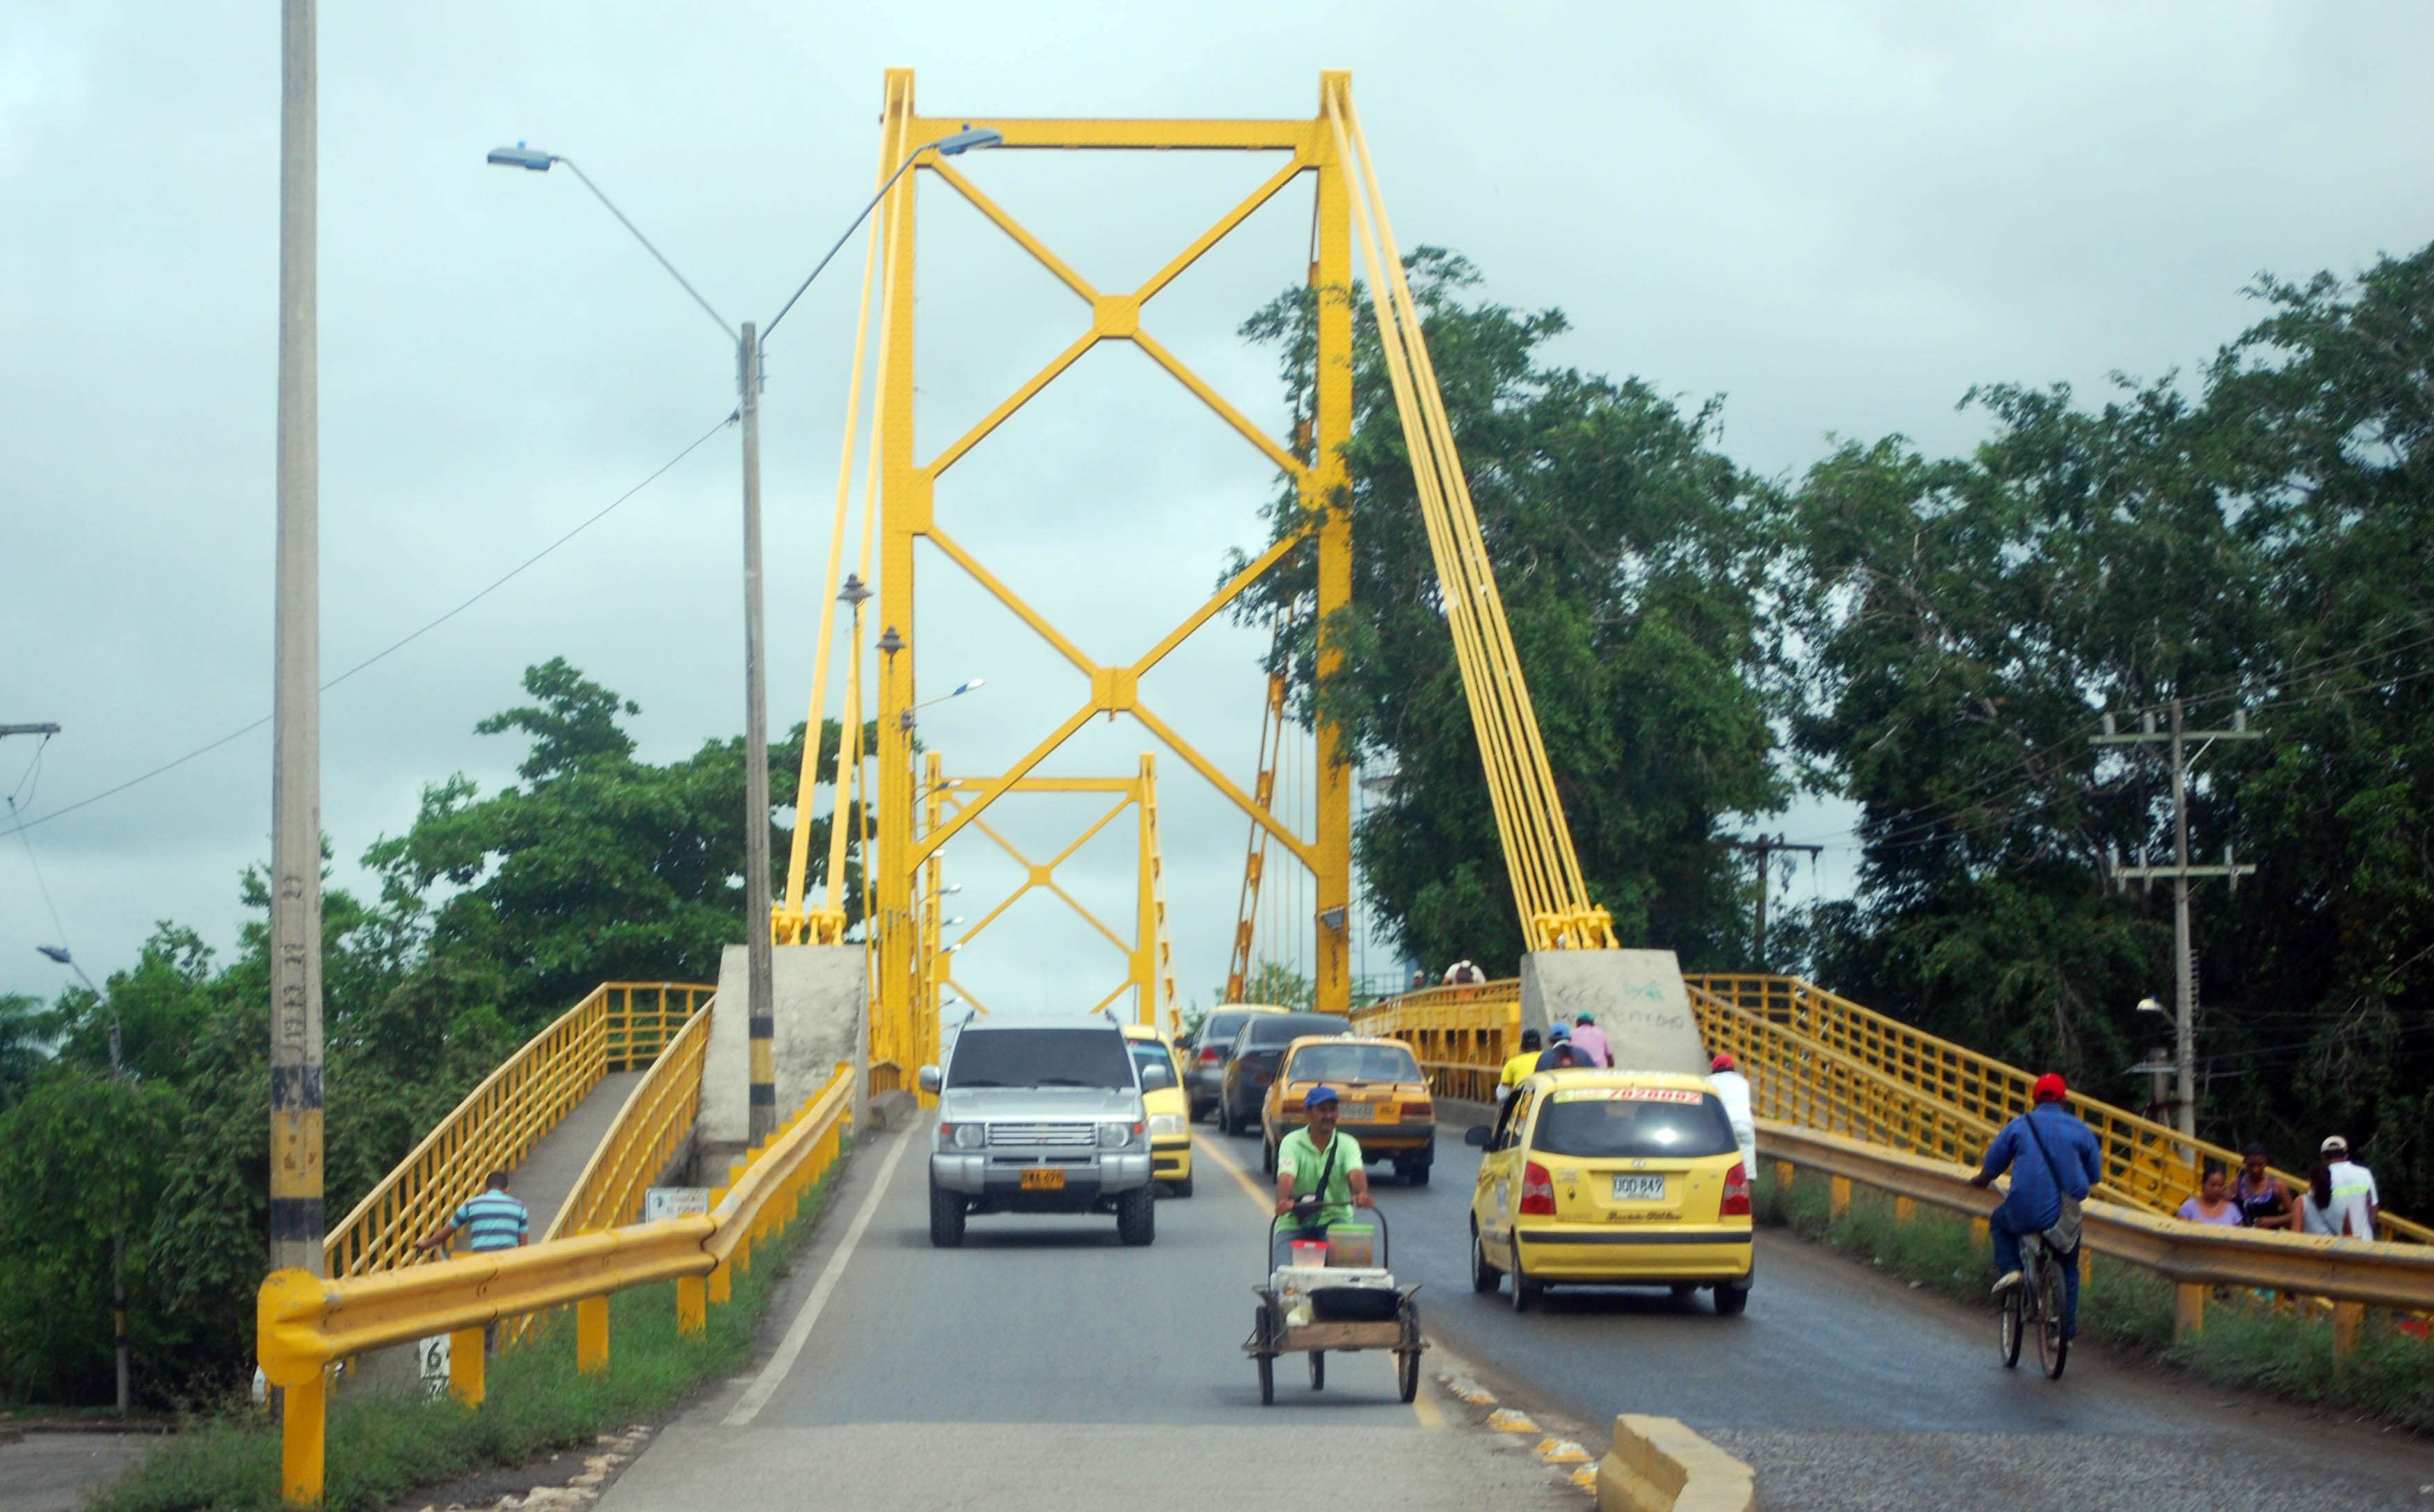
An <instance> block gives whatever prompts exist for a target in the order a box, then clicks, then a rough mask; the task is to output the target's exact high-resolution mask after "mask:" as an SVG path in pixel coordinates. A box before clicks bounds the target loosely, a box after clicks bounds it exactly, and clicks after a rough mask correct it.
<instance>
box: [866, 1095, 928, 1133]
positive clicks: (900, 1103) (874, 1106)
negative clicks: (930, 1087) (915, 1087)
mask: <svg viewBox="0 0 2434 1512" xmlns="http://www.w3.org/2000/svg"><path fill="white" fill-rule="evenodd" d="M920 1116H921V1104H920V1102H919V1100H918V1099H917V1098H916V1097H915V1096H914V1095H913V1094H912V1093H911V1092H904V1091H887V1092H881V1093H880V1094H879V1095H878V1096H876V1097H874V1098H872V1099H871V1100H870V1126H871V1130H872V1132H874V1133H883V1132H885V1131H886V1130H888V1129H891V1128H902V1127H903V1126H904V1125H907V1124H910V1123H912V1122H913V1121H914V1120H915V1119H917V1118H919V1117H920Z"/></svg>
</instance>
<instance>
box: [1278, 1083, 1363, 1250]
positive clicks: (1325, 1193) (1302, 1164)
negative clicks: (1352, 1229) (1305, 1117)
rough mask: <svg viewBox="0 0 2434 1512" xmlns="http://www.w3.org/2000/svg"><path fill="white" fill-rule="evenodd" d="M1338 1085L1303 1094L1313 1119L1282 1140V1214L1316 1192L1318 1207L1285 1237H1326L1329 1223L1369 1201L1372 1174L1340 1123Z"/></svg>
mask: <svg viewBox="0 0 2434 1512" xmlns="http://www.w3.org/2000/svg"><path fill="white" fill-rule="evenodd" d="M1335 1105H1336V1098H1335V1089H1334V1088H1332V1087H1323V1086H1322V1087H1313V1088H1311V1090H1310V1093H1309V1095H1308V1096H1306V1097H1304V1098H1303V1099H1302V1107H1303V1108H1307V1109H1308V1110H1309V1113H1310V1122H1309V1124H1307V1125H1304V1126H1303V1127H1300V1128H1297V1129H1295V1130H1294V1131H1293V1132H1292V1133H1290V1134H1288V1135H1286V1136H1285V1137H1284V1139H1283V1140H1282V1141H1281V1142H1280V1143H1278V1144H1277V1216H1278V1217H1283V1216H1284V1215H1285V1214H1287V1213H1289V1212H1291V1211H1293V1208H1294V1199H1296V1198H1299V1197H1312V1196H1314V1197H1316V1198H1318V1199H1319V1204H1320V1205H1319V1208H1318V1210H1317V1211H1314V1212H1312V1213H1311V1215H1310V1216H1309V1217H1308V1218H1307V1219H1305V1220H1303V1221H1302V1222H1301V1223H1300V1224H1299V1225H1298V1226H1294V1227H1288V1228H1287V1229H1285V1230H1284V1237H1285V1238H1286V1239H1288V1240H1294V1239H1319V1240H1323V1239H1325V1238H1326V1237H1327V1226H1328V1224H1331V1223H1346V1222H1349V1221H1350V1219H1351V1217H1352V1210H1353V1209H1355V1208H1365V1207H1368V1206H1369V1205H1370V1203H1369V1173H1368V1172H1367V1171H1366V1170H1364V1169H1363V1167H1362V1157H1361V1145H1360V1143H1359V1142H1358V1141H1356V1140H1354V1139H1353V1137H1352V1136H1351V1135H1349V1134H1344V1133H1339V1132H1337V1130H1336V1127H1335V1114H1336V1106H1335Z"/></svg>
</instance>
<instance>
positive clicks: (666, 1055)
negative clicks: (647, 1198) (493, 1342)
mask: <svg viewBox="0 0 2434 1512" xmlns="http://www.w3.org/2000/svg"><path fill="white" fill-rule="evenodd" d="M717 1010H718V1004H717V1000H716V999H714V998H713V999H712V1000H711V1001H710V1002H709V1003H706V1004H704V1005H702V1007H701V1009H700V1011H699V1012H696V1013H695V1014H694V1016H693V1017H692V1018H690V1019H687V1020H686V1021H685V1024H684V1027H683V1028H681V1029H679V1030H677V1036H676V1038H675V1039H674V1040H669V1041H668V1045H667V1048H666V1049H665V1050H662V1051H660V1053H659V1057H658V1058H657V1059H655V1060H653V1061H652V1062H651V1072H650V1074H649V1075H647V1076H645V1077H643V1080H642V1083H641V1085H639V1086H637V1087H636V1088H635V1089H634V1090H633V1091H631V1092H630V1093H628V1094H627V1095H626V1106H625V1107H623V1108H619V1109H618V1110H617V1122H616V1123H614V1124H613V1125H609V1132H608V1133H607V1134H606V1135H604V1136H602V1138H601V1141H600V1145H599V1148H597V1149H595V1150H593V1151H592V1152H591V1161H590V1162H589V1163H588V1164H586V1165H585V1166H584V1168H583V1174H582V1175H581V1176H579V1177H575V1180H574V1191H573V1192H572V1193H569V1194H567V1198H566V1201H565V1203H564V1204H563V1205H561V1206H560V1207H559V1208H558V1210H557V1217H556V1218H554V1219H552V1220H550V1225H549V1231H548V1232H546V1233H544V1234H542V1235H541V1238H542V1240H543V1241H548V1240H552V1239H559V1238H563V1237H565V1236H566V1235H568V1234H580V1233H590V1232H591V1231H592V1230H594V1229H613V1228H615V1227H616V1226H617V1225H619V1224H624V1223H632V1222H633V1221H634V1220H635V1219H636V1218H639V1217H641V1216H642V1212H643V1194H644V1193H646V1192H648V1191H649V1190H650V1186H651V1182H652V1179H653V1178H654V1177H657V1176H658V1175H659V1174H660V1172H661V1171H663V1170H665V1169H667V1165H668V1162H669V1161H670V1160H674V1159H675V1158H676V1153H677V1147H678V1146H679V1145H681V1144H682V1143H684V1138H685V1136H686V1135H687V1134H689V1133H691V1132H692V1131H693V1125H694V1116H695V1115H696V1114H698V1113H699V1112H700V1110H701V1061H702V1057H703V1056H704V1055H705V1054H706V1053H707V1052H708V1051H709V1049H710V1025H711V1015H712V1014H713V1013H715V1012H717Z"/></svg>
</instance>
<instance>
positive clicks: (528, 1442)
mask: <svg viewBox="0 0 2434 1512" xmlns="http://www.w3.org/2000/svg"><path fill="white" fill-rule="evenodd" d="M843 1169H844V1167H843V1164H842V1162H840V1163H839V1164H837V1165H834V1166H831V1168H830V1170H829V1173H828V1175H827V1176H826V1177H824V1178H822V1180H821V1181H820V1183H819V1185H818V1186H817V1187H815V1188H814V1189H813V1190H812V1192H811V1193H809V1194H807V1195H806V1196H805V1198H804V1201H803V1208H802V1212H801V1215H800V1216H798V1217H797V1219H796V1221H795V1222H794V1223H792V1224H790V1225H788V1226H787V1228H786V1229H785V1230H784V1231H783V1232H781V1233H780V1234H779V1235H777V1236H776V1237H774V1238H772V1239H770V1240H767V1241H765V1242H764V1243H763V1244H760V1245H756V1246H753V1257H752V1258H753V1265H752V1269H751V1271H750V1272H749V1273H748V1274H746V1275H741V1276H738V1277H736V1278H735V1282H734V1290H733V1292H732V1294H731V1298H730V1300H729V1301H728V1304H727V1305H726V1306H724V1307H713V1308H711V1310H710V1321H709V1326H708V1328H707V1330H706V1331H705V1332H704V1335H703V1337H701V1338H699V1339H688V1338H686V1337H684V1336H683V1335H682V1334H680V1333H678V1332H677V1304H676V1283H675V1282H674V1281H662V1282H660V1283H658V1284H656V1285H651V1286H639V1287H636V1288H634V1289H633V1290H631V1291H626V1292H620V1293H618V1294H617V1295H616V1296H614V1297H610V1298H609V1368H608V1369H607V1370H605V1371H603V1372H601V1373H600V1374H598V1375H594V1376H587V1375H582V1374H580V1373H578V1372H577V1371H576V1370H575V1368H574V1320H573V1317H572V1316H571V1314H566V1313H563V1312H561V1313H558V1314H553V1315H551V1316H550V1317H549V1318H548V1319H547V1320H546V1321H545V1322H544V1323H543V1324H542V1325H541V1326H540V1328H538V1329H536V1330H535V1331H534V1332H533V1333H532V1335H531V1336H529V1337H528V1338H526V1339H525V1341H524V1342H523V1344H522V1345H521V1346H519V1347H517V1348H515V1349H504V1350H502V1351H500V1353H499V1354H498V1355H497V1356H495V1357H494V1358H493V1359H492V1360H491V1361H490V1367H489V1381H488V1391H487V1392H486V1397H485V1400H484V1401H483V1403H482V1406H481V1407H480V1408H479V1409H478V1410H476V1409H472V1408H468V1407H465V1406H463V1405H462V1404H460V1403H458V1402H457V1401H455V1400H454V1399H450V1398H442V1399H440V1400H425V1399H423V1398H420V1397H417V1396H410V1395H403V1394H398V1393H382V1392H369V1391H348V1390H346V1389H344V1388H340V1389H338V1390H336V1391H335V1392H334V1394H333V1396H332V1398H331V1403H330V1423H329V1440H328V1443H329V1461H328V1463H329V1477H328V1485H327V1487H326V1497H325V1503H324V1504H325V1505H326V1506H328V1507H329V1508H330V1509H331V1512H349V1509H353V1508H371V1507H385V1506H390V1505H393V1504H395V1503H398V1502H400V1501H402V1500H403V1499H404V1498H405V1497H406V1496H408V1495H409V1494H410V1493H411V1492H412V1491H413V1490H414V1489H415V1488H416V1487H417V1486H429V1485H433V1484H435V1483H437V1482H440V1481H445V1480H449V1479H452V1478H454V1477H455V1476H458V1475H462V1474H465V1473H468V1472H469V1471H472V1470H476V1469H485V1468H488V1467H493V1466H506V1465H520V1464H523V1463H525V1462H527V1461H529V1460H533V1459H537V1458H539V1457H540V1456H541V1455H543V1454H545V1453H548V1452H551V1451H554V1450H558V1449H564V1448H566V1447H568V1446H570V1445H579V1444H590V1443H591V1442H592V1440H593V1438H594V1437H595V1436H596V1435H600V1434H602V1433H606V1432H609V1430H611V1429H622V1428H625V1427H626V1426H627V1425H629V1424H631V1423H634V1422H637V1421H640V1420H643V1419H646V1418H650V1417H659V1416H660V1415H662V1414H664V1413H666V1412H667V1411H668V1410H669V1409H671V1408H673V1407H674V1406H676V1405H677V1403H679V1402H681V1401H683V1400H685V1399H686V1398H687V1397H689V1396H691V1395H692V1394H693V1393H694V1391H695V1390H697V1389H699V1388H700V1387H701V1386H703V1385H705V1384H707V1383H710V1382H712V1381H715V1380H718V1379H720V1378H721V1377H723V1376H726V1375H728V1374H730V1373H732V1372H733V1371H734V1370H735V1369H736V1368H737V1367H738V1366H741V1365H743V1364H744V1363H745V1362H746V1361H748V1360H749V1359H751V1357H752V1349H753V1342H754V1338H755V1335H756V1334H757V1332H758V1330H759V1327H760V1322H761V1318H762V1315H763V1314H764V1313H765V1312H766V1311H767V1310H768V1301H769V1292H770V1289H771V1288H772V1287H773V1286H774V1285H775V1284H776V1283H777V1281H778V1280H780V1278H782V1277H783V1276H784V1275H785V1274H786V1272H787V1262H788V1260H789V1259H790V1258H791V1256H792V1255H793V1253H794V1250H795V1247H796V1246H797V1244H799V1243H800V1241H801V1239H802V1236H803V1234H804V1233H806V1232H807V1231H808V1230H809V1229H810V1228H811V1226H812V1221H813V1220H814V1218H816V1217H817V1216H818V1215H819V1213H820V1211H822V1210H823V1209H824V1208H825V1207H826V1206H827V1204H828V1200H829V1195H830V1194H831V1191H832V1189H833V1187H834V1185H835V1182H836V1178H837V1176H838V1174H839V1173H840V1172H841V1171H842V1170H843ZM93 1504H94V1512H203V1509H206V1508H209V1509H212V1512H223V1509H226V1512H248V1509H253V1508H260V1509H261V1512H277V1509H278V1508H279V1507H280V1505H281V1502H280V1496H279V1434H278V1431H277V1428H276V1426H275V1425H274V1424H273V1423H272V1422H271V1421H270V1418H269V1417H268V1416H267V1415H266V1414H264V1413H262V1412H259V1411H256V1410H253V1409H251V1408H249V1407H244V1406H230V1407H226V1408H223V1409H222V1410H220V1411H218V1412H215V1413H213V1414H209V1415H205V1416H200V1417H193V1418H190V1419H188V1421H187V1423H186V1426H185V1428H184V1430H183V1431H182V1432H180V1434H178V1435H177V1436H175V1437H173V1438H171V1439H169V1440H168V1441H167V1442H165V1443H164V1444H163V1445H162V1447H161V1448H160V1449H159V1450H157V1451H156V1452H153V1453H152V1454H150V1455H148V1456H147V1457H146V1458H145V1459H144V1461H143V1462H142V1463H140V1464H138V1465H136V1466H135V1467H134V1468H133V1469H129V1471H128V1472H127V1473H126V1474H125V1475H123V1476H121V1477H120V1478H119V1479H118V1480H116V1481H115V1482H112V1483H111V1485H109V1486H105V1487H104V1488H103V1489H102V1490H101V1492H100V1493H99V1494H98V1495H97V1496H96V1497H95V1499H94V1503H93Z"/></svg>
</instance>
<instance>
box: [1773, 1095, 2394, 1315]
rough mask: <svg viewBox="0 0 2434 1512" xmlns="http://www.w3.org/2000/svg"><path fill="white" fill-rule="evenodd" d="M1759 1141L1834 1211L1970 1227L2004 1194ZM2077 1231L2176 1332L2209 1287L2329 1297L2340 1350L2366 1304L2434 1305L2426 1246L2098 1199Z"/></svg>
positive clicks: (1899, 1156)
mask: <svg viewBox="0 0 2434 1512" xmlns="http://www.w3.org/2000/svg"><path fill="white" fill-rule="evenodd" d="M1757 1142H1758V1154H1759V1157H1760V1158H1761V1159H1763V1160H1774V1161H1775V1162H1776V1164H1777V1168H1778V1170H1777V1174H1778V1179H1780V1180H1784V1181H1787V1182H1788V1181H1790V1180H1791V1179H1792V1176H1791V1173H1792V1171H1794V1170H1805V1171H1811V1172H1816V1173H1820V1174H1822V1175H1825V1176H1826V1177H1829V1178H1830V1179H1831V1180H1832V1181H1833V1182H1834V1187H1833V1194H1832V1203H1833V1206H1834V1207H1835V1208H1836V1209H1837V1210H1840V1209H1841V1208H1843V1206H1845V1205H1846V1204H1847V1203H1848V1202H1849V1199H1850V1187H1851V1184H1852V1183H1857V1184H1859V1185H1860V1186H1865V1187H1871V1188H1874V1189H1876V1190H1877V1191H1879V1192H1883V1193H1886V1194H1889V1195H1892V1196H1894V1197H1895V1198H1896V1199H1907V1200H1909V1201H1911V1202H1926V1203H1930V1204H1932V1205H1934V1206H1936V1207H1939V1208H1945V1209H1948V1210H1950V1211H1954V1212H1960V1213H1964V1214H1966V1215H1968V1216H1969V1217H1970V1218H1971V1219H1972V1220H1974V1221H1976V1222H1979V1223H1982V1222H1983V1221H1984V1220H1985V1217H1986V1215H1987V1214H1988V1213H1989V1212H1992V1211H1994V1209H1995V1205H1996V1204H1997V1202H1998V1201H2000V1200H2001V1198H2000V1196H1999V1194H1997V1193H1994V1192H1989V1191H1980V1189H1978V1188H1976V1187H1973V1186H1971V1185H1969V1177H1970V1176H1971V1175H1972V1174H1973V1171H1974V1166H1972V1165H1969V1164H1954V1163H1952V1162H1949V1161H1945V1160H1935V1159H1932V1158H1930V1157H1928V1156H1923V1155H1913V1154H1910V1153H1908V1152H1906V1151H1901V1150H1891V1149H1886V1148H1884V1147H1882V1146H1880V1145H1877V1144H1874V1143H1869V1142H1867V1141H1866V1140H1864V1139H1854V1138H1850V1137H1848V1136H1845V1135H1840V1134H1830V1133H1826V1132H1824V1131H1822V1130H1819V1129H1813V1128H1801V1127H1797V1126H1794V1125H1790V1124H1785V1123H1780V1122H1777V1121H1775V1120H1773V1119H1760V1120H1759V1121H1758V1131H1757ZM1897 1208H1898V1203H1897ZM2081 1231H2082V1233H2083V1244H2084V1246H2085V1247H2086V1248H2087V1249H2088V1250H2091V1251H2093V1252H2095V1253H2097V1254H2100V1255H2108V1256H2111V1257H2113V1258H2115V1259H2117V1260H2121V1261H2125V1262H2127V1263H2131V1264H2135V1265H2140V1266H2144V1267H2145V1268H2146V1269H2148V1270H2151V1271H2153V1272H2155V1273H2156V1274H2158V1275H2160V1276H2162V1277H2164V1278H2165V1279H2167V1280H2169V1281H2171V1282H2172V1283H2173V1285H2174V1287H2175V1288H2176V1290H2177V1293H2178V1298H2177V1307H2176V1310H2175V1320H2174V1331H2175V1332H2176V1333H2184V1334H2185V1333H2189V1332H2196V1331H2197V1330H2199V1329H2202V1328H2203V1327H2204V1326H2205V1299H2206V1294H2207V1293H2208V1292H2209V1291H2211V1290H2212V1289H2213V1288H2215V1287H2219V1286H2232V1287H2254V1288H2258V1289H2261V1290H2266V1291H2273V1292H2288V1293H2292V1294H2295V1295H2298V1296H2303V1297H2326V1298H2330V1299H2331V1300H2332V1302H2333V1304H2334V1307H2333V1338H2334V1349H2335V1352H2336V1354H2339V1355H2346V1354H2347V1353H2348V1352H2349V1350H2350V1349H2351V1348H2352V1347H2353V1346H2354V1345H2355V1343H2356V1340H2357V1332H2358V1326H2359V1323H2360V1320H2361V1318H2362V1316H2363V1313H2364V1309H2366V1308H2368V1307H2390V1308H2399V1309H2405V1310H2408V1311H2412V1312H2423V1311H2425V1310H2426V1309H2428V1308H2434V1250H2429V1249H2428V1248H2427V1247H2426V1246H2423V1245H2411V1244H2398V1243H2392V1242H2390V1241H2385V1240H2368V1239H2328V1238H2323V1237H2320V1236H2317V1235H2311V1234H2290V1233H2282V1232H2279V1231H2275V1230H2270V1229H2222V1228H2217V1227H2215V1226H2213V1225H2210V1224H2195V1223H2185V1222H2183V1221H2182V1220H2180V1219H2177V1218H2168V1217H2165V1216H2163V1215H2161V1214H2159V1213H2154V1212H2149V1211H2142V1210H2140V1209H2137V1208H2133V1207H2125V1206H2122V1205H2120V1204H2118V1203H2114V1202H2107V1201H2103V1200H2101V1199H2096V1200H2091V1201H2089V1202H2088V1203H2087V1204H2086V1206H2085V1209H2084V1210H2083V1227H2082V1230H2081Z"/></svg>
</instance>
